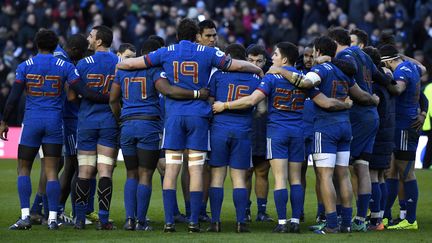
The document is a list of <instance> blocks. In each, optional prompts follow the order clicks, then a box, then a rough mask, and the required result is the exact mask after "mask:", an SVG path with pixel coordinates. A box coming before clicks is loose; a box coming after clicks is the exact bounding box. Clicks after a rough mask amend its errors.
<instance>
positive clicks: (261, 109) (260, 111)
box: [255, 99, 268, 117]
mask: <svg viewBox="0 0 432 243" xmlns="http://www.w3.org/2000/svg"><path fill="white" fill-rule="evenodd" d="M267 103H268V101H267V99H263V100H261V101H260V102H258V104H257V106H256V110H257V112H256V115H255V117H261V116H263V115H264V114H265V113H266V112H267Z"/></svg>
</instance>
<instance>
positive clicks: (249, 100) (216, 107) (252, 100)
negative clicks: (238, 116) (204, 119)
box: [213, 89, 266, 113]
mask: <svg viewBox="0 0 432 243" xmlns="http://www.w3.org/2000/svg"><path fill="white" fill-rule="evenodd" d="M265 97H266V95H265V94H264V93H263V92H262V91H261V90H259V89H256V90H255V91H254V92H253V93H252V94H251V95H249V96H245V97H242V98H240V99H238V100H234V101H229V102H220V101H216V102H215V103H214V104H213V112H214V113H220V112H222V111H224V110H243V109H247V108H250V107H252V106H254V105H256V104H258V102H260V101H261V100H263V99H264V98H265Z"/></svg>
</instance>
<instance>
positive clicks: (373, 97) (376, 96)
mask: <svg viewBox="0 0 432 243" xmlns="http://www.w3.org/2000/svg"><path fill="white" fill-rule="evenodd" d="M372 99H373V102H374V104H375V106H378V104H379V102H380V98H379V97H378V95H376V94H373V95H372Z"/></svg>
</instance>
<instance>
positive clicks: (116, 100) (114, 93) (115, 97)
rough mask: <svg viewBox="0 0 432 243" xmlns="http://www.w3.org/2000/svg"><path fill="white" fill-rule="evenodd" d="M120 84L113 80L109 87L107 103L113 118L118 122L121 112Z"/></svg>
mask: <svg viewBox="0 0 432 243" xmlns="http://www.w3.org/2000/svg"><path fill="white" fill-rule="evenodd" d="M121 93H122V92H121V86H120V85H119V84H118V83H115V82H113V84H112V85H111V89H110V96H109V105H110V107H111V111H112V113H113V115H114V118H115V119H116V121H117V122H120V114H121V104H120V99H121Z"/></svg>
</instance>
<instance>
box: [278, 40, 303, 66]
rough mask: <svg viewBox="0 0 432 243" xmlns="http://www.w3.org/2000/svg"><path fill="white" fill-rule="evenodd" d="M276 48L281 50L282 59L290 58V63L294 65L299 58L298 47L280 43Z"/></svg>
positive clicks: (289, 43)
mask: <svg viewBox="0 0 432 243" xmlns="http://www.w3.org/2000/svg"><path fill="white" fill-rule="evenodd" d="M276 48H278V49H279V52H280V53H281V55H282V57H286V58H288V62H289V63H290V64H291V65H294V63H295V61H296V60H297V58H298V57H299V51H298V48H297V46H296V45H294V44H293V43H291V42H279V43H277V44H276Z"/></svg>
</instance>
